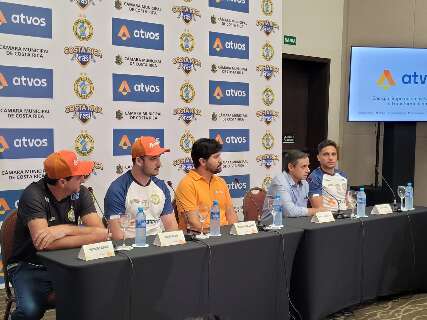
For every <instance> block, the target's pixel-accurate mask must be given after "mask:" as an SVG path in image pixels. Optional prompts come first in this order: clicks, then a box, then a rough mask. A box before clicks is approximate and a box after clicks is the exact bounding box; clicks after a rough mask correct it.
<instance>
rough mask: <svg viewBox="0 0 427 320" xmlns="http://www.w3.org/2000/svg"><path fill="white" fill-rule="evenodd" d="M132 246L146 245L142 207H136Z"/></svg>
mask: <svg viewBox="0 0 427 320" xmlns="http://www.w3.org/2000/svg"><path fill="white" fill-rule="evenodd" d="M134 247H148V245H147V219H146V218H145V213H144V208H142V207H138V212H137V213H136V219H135V244H134Z"/></svg>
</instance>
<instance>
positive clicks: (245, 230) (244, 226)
mask: <svg viewBox="0 0 427 320" xmlns="http://www.w3.org/2000/svg"><path fill="white" fill-rule="evenodd" d="M253 233H258V228H257V227H256V224H255V221H245V222H236V223H233V226H232V227H231V230H230V234H232V235H235V236H243V235H245V234H253Z"/></svg>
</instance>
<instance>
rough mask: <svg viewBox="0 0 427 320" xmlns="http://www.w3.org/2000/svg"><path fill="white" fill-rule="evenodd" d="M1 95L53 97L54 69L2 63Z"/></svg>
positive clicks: (0, 77)
mask: <svg viewBox="0 0 427 320" xmlns="http://www.w3.org/2000/svg"><path fill="white" fill-rule="evenodd" d="M0 96H1V97H22V98H52V97H53V70H52V69H41V68H26V67H12V66H2V65H0Z"/></svg>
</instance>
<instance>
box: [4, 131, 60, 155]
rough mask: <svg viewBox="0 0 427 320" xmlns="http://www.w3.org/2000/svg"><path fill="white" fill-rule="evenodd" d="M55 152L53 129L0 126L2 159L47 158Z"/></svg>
mask: <svg viewBox="0 0 427 320" xmlns="http://www.w3.org/2000/svg"><path fill="white" fill-rule="evenodd" d="M52 152H53V129H9V128H5V129H4V128H0V159H27V158H45V157H47V156H48V155H49V154H51V153H52Z"/></svg>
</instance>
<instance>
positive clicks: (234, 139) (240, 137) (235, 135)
mask: <svg viewBox="0 0 427 320" xmlns="http://www.w3.org/2000/svg"><path fill="white" fill-rule="evenodd" d="M209 138H211V139H215V140H216V141H218V142H219V143H221V144H222V151H223V152H241V151H249V129H209Z"/></svg>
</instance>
